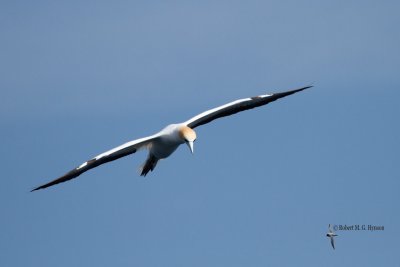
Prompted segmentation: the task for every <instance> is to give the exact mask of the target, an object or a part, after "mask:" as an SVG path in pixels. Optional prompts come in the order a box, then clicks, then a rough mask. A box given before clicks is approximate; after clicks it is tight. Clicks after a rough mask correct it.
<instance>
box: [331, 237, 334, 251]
mask: <svg viewBox="0 0 400 267" xmlns="http://www.w3.org/2000/svg"><path fill="white" fill-rule="evenodd" d="M331 245H332V247H333V249H335V239H334V238H333V236H331Z"/></svg>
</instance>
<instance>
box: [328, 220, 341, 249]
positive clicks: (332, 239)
mask: <svg viewBox="0 0 400 267" xmlns="http://www.w3.org/2000/svg"><path fill="white" fill-rule="evenodd" d="M326 236H327V237H329V238H330V239H331V245H332V247H333V249H335V239H334V237H335V236H338V235H337V234H335V232H334V231H333V230H332V227H331V225H330V224H329V226H328V233H327V234H326Z"/></svg>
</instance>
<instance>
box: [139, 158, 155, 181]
mask: <svg viewBox="0 0 400 267" xmlns="http://www.w3.org/2000/svg"><path fill="white" fill-rule="evenodd" d="M157 162H158V158H156V157H155V156H154V155H152V154H149V156H148V157H147V159H146V161H145V162H144V163H143V165H142V166H141V167H140V176H146V175H147V174H148V173H149V172H150V171H153V170H154V168H155V167H156V165H157Z"/></svg>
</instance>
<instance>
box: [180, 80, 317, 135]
mask: <svg viewBox="0 0 400 267" xmlns="http://www.w3.org/2000/svg"><path fill="white" fill-rule="evenodd" d="M310 87H312V86H306V87H302V88H299V89H295V90H291V91H287V92H282V93H276V94H270V95H268V94H267V95H260V96H256V97H251V98H244V99H239V100H236V101H233V102H230V103H228V104H225V105H222V106H219V107H216V108H213V109H210V110H207V111H205V112H203V113H200V114H199V115H197V116H195V117H193V118H191V119H190V120H188V121H186V122H184V124H186V125H187V126H188V127H190V128H192V129H193V128H196V127H197V126H200V125H203V124H206V123H209V122H211V121H213V120H215V119H218V118H222V117H226V116H229V115H232V114H235V113H238V112H241V111H245V110H249V109H252V108H256V107H260V106H263V105H266V104H268V103H271V102H273V101H275V100H277V99H279V98H282V97H285V96H288V95H291V94H294V93H297V92H300V91H303V90H305V89H308V88H310Z"/></svg>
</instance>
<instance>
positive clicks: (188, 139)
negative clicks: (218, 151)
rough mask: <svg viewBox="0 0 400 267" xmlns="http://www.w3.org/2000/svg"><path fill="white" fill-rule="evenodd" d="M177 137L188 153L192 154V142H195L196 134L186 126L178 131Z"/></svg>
mask: <svg viewBox="0 0 400 267" xmlns="http://www.w3.org/2000/svg"><path fill="white" fill-rule="evenodd" d="M179 135H180V137H181V138H182V140H183V141H184V142H185V143H186V144H187V145H188V147H189V149H190V152H192V154H193V142H194V141H196V132H195V131H193V129H191V128H189V127H187V126H182V127H181V128H180V129H179Z"/></svg>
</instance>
